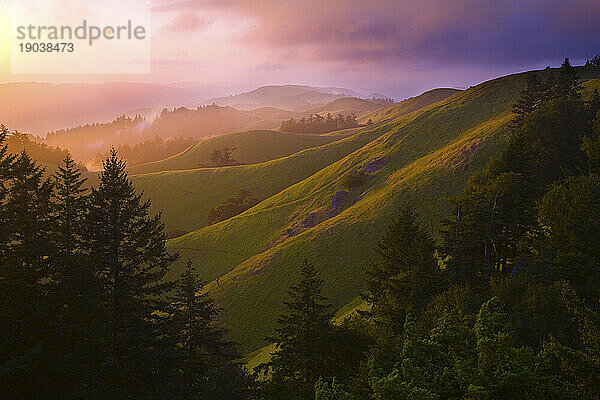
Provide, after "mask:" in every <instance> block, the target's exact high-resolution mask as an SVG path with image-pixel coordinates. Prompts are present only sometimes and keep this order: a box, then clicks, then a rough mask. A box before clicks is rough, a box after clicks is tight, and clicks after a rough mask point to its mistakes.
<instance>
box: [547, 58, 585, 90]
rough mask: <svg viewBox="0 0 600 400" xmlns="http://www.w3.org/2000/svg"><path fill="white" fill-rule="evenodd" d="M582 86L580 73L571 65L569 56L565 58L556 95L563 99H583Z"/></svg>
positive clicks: (557, 82) (557, 83)
mask: <svg viewBox="0 0 600 400" xmlns="http://www.w3.org/2000/svg"><path fill="white" fill-rule="evenodd" d="M581 89H582V86H581V83H580V82H579V74H578V73H577V71H576V70H575V68H574V67H573V66H572V65H571V62H570V61H569V59H568V58H565V60H564V61H563V63H562V64H561V66H560V71H559V74H558V79H557V81H556V89H555V93H554V95H555V96H556V97H558V98H561V99H569V100H577V101H580V100H581V93H580V91H581Z"/></svg>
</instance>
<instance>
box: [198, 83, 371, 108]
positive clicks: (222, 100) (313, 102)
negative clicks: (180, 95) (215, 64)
mask: <svg viewBox="0 0 600 400" xmlns="http://www.w3.org/2000/svg"><path fill="white" fill-rule="evenodd" d="M349 96H352V97H362V95H361V94H360V93H357V92H355V91H353V90H350V89H344V88H335V87H326V88H322V87H312V86H304V85H283V86H275V85H273V86H262V87H259V88H258V89H255V90H252V91H250V92H245V93H241V94H237V95H232V96H224V97H215V98H213V99H210V100H208V101H206V102H204V104H212V103H214V104H217V105H221V106H224V105H228V106H232V107H236V108H239V109H252V108H258V107H277V108H283V109H285V110H292V111H305V110H307V109H310V108H313V107H317V106H320V105H324V104H327V103H329V102H331V101H333V100H335V99H338V98H340V97H349Z"/></svg>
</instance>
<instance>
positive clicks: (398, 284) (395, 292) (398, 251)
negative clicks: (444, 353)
mask: <svg viewBox="0 0 600 400" xmlns="http://www.w3.org/2000/svg"><path fill="white" fill-rule="evenodd" d="M434 250H435V245H434V242H433V239H432V238H431V236H430V235H429V234H428V233H427V232H425V230H423V228H421V227H420V226H419V225H418V224H417V222H416V215H415V212H414V210H413V208H412V206H408V205H407V206H403V207H401V208H400V210H399V215H398V217H397V218H396V219H395V220H394V221H393V222H392V223H391V224H390V226H389V228H388V230H387V231H386V233H385V235H384V236H383V238H382V240H381V241H380V242H379V243H378V245H377V248H376V251H377V254H378V256H379V260H378V261H377V262H376V263H374V264H373V265H372V266H371V268H370V269H369V270H368V271H367V291H366V292H365V293H364V294H363V297H364V299H365V300H367V301H368V302H369V303H371V304H372V305H373V308H372V312H371V314H372V316H373V317H374V318H375V320H376V321H377V322H379V323H380V324H382V325H383V326H386V327H387V328H389V329H390V330H391V332H393V333H401V332H402V327H403V325H404V319H405V318H406V314H407V313H408V312H414V313H416V314H418V313H420V312H421V311H423V309H424V307H425V306H426V305H427V303H428V302H429V300H430V299H431V297H432V296H433V295H434V294H435V293H437V292H438V291H439V289H440V288H439V287H438V282H439V279H438V271H439V267H438V265H437V261H436V259H435V257H434Z"/></svg>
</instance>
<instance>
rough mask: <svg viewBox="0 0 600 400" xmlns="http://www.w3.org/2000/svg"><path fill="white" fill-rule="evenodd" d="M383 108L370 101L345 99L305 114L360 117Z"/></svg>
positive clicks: (336, 100) (353, 98) (352, 98)
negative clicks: (353, 115)
mask: <svg viewBox="0 0 600 400" xmlns="http://www.w3.org/2000/svg"><path fill="white" fill-rule="evenodd" d="M379 108H382V106H381V105H379V104H376V103H373V102H371V101H369V100H364V99H359V98H356V97H344V98H341V99H335V100H334V101H332V102H330V103H328V104H325V105H323V106H321V107H316V108H313V109H310V110H308V111H306V112H305V113H304V114H321V115H326V114H327V113H329V114H332V115H336V114H342V115H348V114H355V115H356V116H360V115H362V114H364V113H366V112H369V111H373V110H377V109H379Z"/></svg>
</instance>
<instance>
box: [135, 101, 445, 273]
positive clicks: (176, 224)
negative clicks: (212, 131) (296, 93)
mask: <svg viewBox="0 0 600 400" xmlns="http://www.w3.org/2000/svg"><path fill="white" fill-rule="evenodd" d="M426 96H427V97H428V99H429V100H432V99H434V97H432V96H429V95H428V94H426ZM418 98H419V97H417V98H416V99H418ZM419 103H420V104H425V103H426V101H425V100H423V101H420V102H419ZM388 130H389V126H387V125H386V124H385V123H380V124H374V125H371V126H368V127H361V128H353V129H347V130H345V131H338V132H331V133H329V134H327V135H323V136H311V135H297V134H284V133H278V132H273V131H269V132H264V131H263V132H256V131H255V132H251V133H250V132H245V133H244V132H242V133H237V134H232V135H225V136H222V137H216V138H213V139H210V140H207V141H204V142H201V143H199V144H198V145H197V147H192V148H190V149H188V150H186V152H184V153H181V154H180V155H178V156H176V157H175V158H174V159H167V160H163V161H160V162H157V163H149V164H145V165H144V166H139V167H133V168H132V169H131V170H130V173H132V174H133V180H134V182H135V184H136V187H137V188H138V189H139V190H143V191H144V192H145V193H146V194H147V195H148V196H149V197H150V198H151V199H152V210H153V211H155V212H158V211H162V212H163V216H164V219H165V225H166V229H167V232H168V233H169V235H170V236H174V235H175V234H181V233H183V232H189V231H193V230H195V229H199V228H202V227H204V226H205V225H206V223H207V216H208V212H209V210H210V209H211V208H212V207H214V206H215V205H217V204H218V203H219V202H220V201H222V200H225V199H227V198H229V197H231V195H232V194H233V193H234V192H235V191H236V190H237V189H240V188H250V189H252V191H253V193H254V194H255V195H256V196H258V198H259V199H261V200H262V199H267V198H268V197H270V196H272V195H274V194H276V193H278V192H280V191H282V190H284V189H286V188H287V187H289V186H291V185H293V184H295V183H297V182H299V181H301V180H303V179H305V178H307V177H309V176H310V175H312V174H314V173H316V172H317V171H319V170H320V169H322V168H324V167H326V166H328V165H330V164H332V163H334V162H336V161H338V160H339V159H341V158H342V157H344V156H346V155H348V154H350V153H352V152H353V151H356V150H358V149H359V148H361V147H362V146H364V145H365V144H367V143H368V142H370V141H371V140H373V139H375V138H377V137H379V136H380V135H382V134H383V133H385V132H387V131H388ZM241 138H244V140H247V141H248V142H243V143H246V145H245V146H241V144H240V143H242V142H241V141H240V139H241ZM261 138H264V139H267V138H268V139H274V140H277V141H279V143H286V144H285V146H283V145H281V146H279V147H277V146H275V147H271V145H270V144H268V143H267V142H266V140H265V141H261ZM313 141H314V144H312V142H313ZM320 141H323V142H322V143H327V144H322V145H319V146H316V147H312V148H307V149H305V150H302V151H299V152H297V153H294V154H292V155H289V156H287V157H282V158H279V159H274V160H271V161H266V162H262V163H258V164H252V165H243V166H235V167H224V168H197V169H190V170H168V169H169V168H171V169H174V168H178V167H181V168H194V166H197V165H198V164H199V163H204V162H205V159H203V158H200V157H199V156H198V154H201V152H200V149H204V148H205V146H208V145H209V144H210V145H214V144H215V143H218V144H219V146H225V145H235V147H237V148H238V149H239V150H236V152H234V154H233V157H235V158H236V159H238V160H240V158H238V154H240V155H241V154H242V153H243V152H244V153H245V154H254V155H256V154H262V157H263V158H270V157H273V156H274V155H273V154H274V153H270V155H268V157H267V155H265V154H266V153H265V150H264V149H260V147H261V146H264V147H265V148H272V149H274V150H275V151H280V152H281V149H283V148H284V147H286V146H290V143H295V144H294V146H295V145H302V146H305V147H308V146H309V145H311V144H312V145H317V144H318V143H319V142H320ZM328 142H331V143H328ZM256 145H258V147H259V149H257V148H256ZM230 147H231V146H230ZM243 149H245V150H243ZM277 149H279V150H277ZM188 153H189V154H188ZM204 154H206V153H204ZM196 157H198V158H196ZM255 159H259V157H258V158H255ZM196 160H198V161H196ZM241 160H243V159H241ZM188 163H189V164H188ZM167 164H168V165H167ZM161 169H165V170H164V171H162V172H151V171H157V170H161ZM214 277H216V276H211V279H212V278H214Z"/></svg>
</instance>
